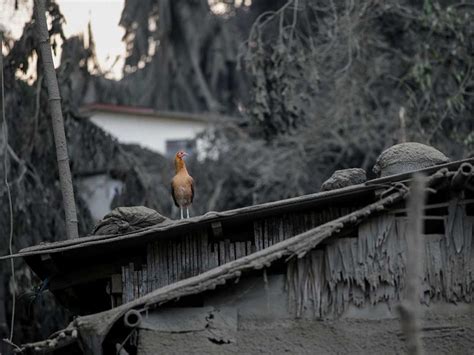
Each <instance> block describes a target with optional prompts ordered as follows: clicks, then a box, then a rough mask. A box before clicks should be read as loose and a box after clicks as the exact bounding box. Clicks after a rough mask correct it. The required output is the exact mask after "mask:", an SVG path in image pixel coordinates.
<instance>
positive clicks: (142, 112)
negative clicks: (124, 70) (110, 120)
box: [79, 103, 236, 123]
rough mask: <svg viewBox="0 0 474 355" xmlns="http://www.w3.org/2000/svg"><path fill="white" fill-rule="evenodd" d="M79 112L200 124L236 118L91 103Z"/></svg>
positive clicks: (212, 113)
mask: <svg viewBox="0 0 474 355" xmlns="http://www.w3.org/2000/svg"><path fill="white" fill-rule="evenodd" d="M79 112H80V113H81V114H82V115H84V116H90V115H91V114H92V113H94V112H107V113H115V114H119V115H136V116H145V117H151V118H157V119H160V118H165V119H176V120H185V121H195V122H201V123H216V122H220V121H222V120H225V119H232V120H235V119H236V117H233V116H228V115H223V114H220V113H216V112H203V113H196V112H186V111H171V110H156V109H153V108H149V107H135V106H126V105H115V104H104V103H91V104H87V105H84V106H82V107H81V108H80V109H79Z"/></svg>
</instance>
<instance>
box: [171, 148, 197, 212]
mask: <svg viewBox="0 0 474 355" xmlns="http://www.w3.org/2000/svg"><path fill="white" fill-rule="evenodd" d="M186 155H188V154H186V152H183V151H182V150H180V151H179V152H178V153H176V156H175V158H174V166H175V169H176V175H175V176H174V178H173V180H171V195H172V196H173V200H174V203H175V205H176V207H179V210H180V212H181V219H183V218H184V217H183V210H184V209H186V216H187V218H189V206H190V205H191V204H192V203H193V198H194V186H193V183H194V181H193V178H192V177H191V175H189V173H188V170H187V169H186V164H185V163H184V159H183V158H184V157H185V156H186Z"/></svg>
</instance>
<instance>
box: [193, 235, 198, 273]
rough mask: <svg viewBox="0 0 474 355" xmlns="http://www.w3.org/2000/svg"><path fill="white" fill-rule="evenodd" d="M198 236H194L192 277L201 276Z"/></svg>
mask: <svg viewBox="0 0 474 355" xmlns="http://www.w3.org/2000/svg"><path fill="white" fill-rule="evenodd" d="M198 245H199V244H198V236H197V235H195V234H193V244H192V246H193V259H194V263H193V273H192V275H193V276H194V275H197V274H199V249H198Z"/></svg>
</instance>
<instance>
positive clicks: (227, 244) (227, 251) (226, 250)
mask: <svg viewBox="0 0 474 355" xmlns="http://www.w3.org/2000/svg"><path fill="white" fill-rule="evenodd" d="M224 253H225V254H224V261H225V262H226V263H228V262H229V261H230V240H229V239H226V240H224Z"/></svg>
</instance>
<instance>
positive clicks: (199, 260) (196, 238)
mask: <svg viewBox="0 0 474 355" xmlns="http://www.w3.org/2000/svg"><path fill="white" fill-rule="evenodd" d="M194 241H195V243H194V245H195V246H196V256H197V258H196V261H197V265H196V270H195V272H196V275H199V274H200V273H201V269H202V254H201V238H200V235H199V234H198V233H196V234H195V235H194Z"/></svg>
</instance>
